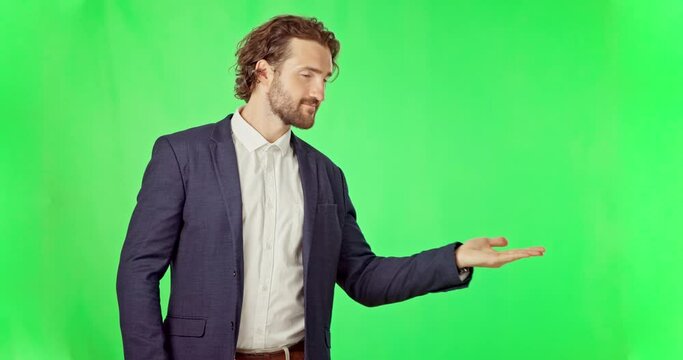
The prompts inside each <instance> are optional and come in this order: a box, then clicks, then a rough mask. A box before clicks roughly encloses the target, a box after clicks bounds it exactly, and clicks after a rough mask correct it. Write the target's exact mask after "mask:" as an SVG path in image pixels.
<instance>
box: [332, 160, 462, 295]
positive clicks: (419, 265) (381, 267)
mask: <svg viewBox="0 0 683 360" xmlns="http://www.w3.org/2000/svg"><path fill="white" fill-rule="evenodd" d="M340 172H341V170H340ZM341 177H342V188H343V191H342V192H343V203H344V204H343V208H344V209H343V211H344V214H343V221H342V245H341V253H340V258H339V264H338V268H337V283H338V284H339V285H340V286H341V287H342V289H344V291H345V292H346V293H347V294H348V295H349V296H350V297H351V298H352V299H354V300H355V301H357V302H359V303H361V304H363V305H365V306H378V305H384V304H390V303H395V302H399V301H403V300H407V299H410V298H413V297H416V296H420V295H424V294H427V293H431V292H443V291H450V290H454V289H462V288H466V287H467V286H468V285H469V282H470V281H471V280H472V276H473V275H474V269H472V268H468V269H469V270H470V273H469V275H468V276H460V275H459V271H458V268H457V266H456V264H455V250H456V249H457V248H458V247H459V246H460V245H462V243H460V242H456V243H451V244H448V245H445V246H442V247H439V248H435V249H430V250H425V251H423V252H420V253H418V254H415V255H412V256H406V257H382V256H377V255H375V254H374V253H373V252H372V250H371V248H370V245H368V243H367V242H366V241H365V238H364V236H363V233H362V232H361V230H360V227H359V226H358V223H357V222H356V210H355V209H354V207H353V204H352V203H351V198H350V197H349V193H348V187H347V183H346V178H345V176H344V173H343V172H341Z"/></svg>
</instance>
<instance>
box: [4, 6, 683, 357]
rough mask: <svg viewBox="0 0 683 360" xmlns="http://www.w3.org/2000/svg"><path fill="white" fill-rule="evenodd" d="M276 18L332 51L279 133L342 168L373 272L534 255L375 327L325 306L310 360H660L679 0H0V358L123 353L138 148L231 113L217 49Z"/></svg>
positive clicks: (676, 284)
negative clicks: (123, 270)
mask: <svg viewBox="0 0 683 360" xmlns="http://www.w3.org/2000/svg"><path fill="white" fill-rule="evenodd" d="M279 14H297V15H304V16H314V17H316V18H318V19H320V20H321V21H323V22H324V23H325V25H326V26H327V27H328V28H329V29H330V30H332V31H334V32H335V34H336V36H337V38H338V39H339V40H340V42H341V52H340V55H339V58H338V62H339V66H340V72H339V74H338V77H337V78H336V80H334V81H332V82H330V83H328V85H327V91H326V94H325V95H326V99H325V101H324V102H323V104H322V107H321V108H320V111H319V113H318V115H317V117H316V124H315V126H314V127H313V128H312V129H310V130H306V131H302V130H299V129H293V131H294V133H295V134H296V135H297V136H300V137H302V138H303V139H304V140H306V141H307V142H309V143H311V144H312V145H313V146H315V147H317V148H318V149H320V150H321V151H322V152H323V153H325V154H326V155H328V156H329V157H330V158H331V159H332V160H333V161H334V162H335V163H336V164H337V165H339V166H340V167H341V168H342V169H343V170H344V173H345V175H346V177H347V180H348V185H349V193H350V196H351V198H352V200H353V202H354V205H355V207H356V210H357V214H358V223H359V225H360V226H361V228H362V230H363V233H364V234H365V237H366V238H367V240H368V242H369V244H370V245H371V246H372V249H373V250H374V251H375V252H376V253H377V254H378V255H384V256H405V255H410V254H413V253H416V252H419V251H421V250H424V249H428V248H433V247H437V246H441V245H445V244H447V243H449V242H454V241H463V242H464V241H466V240H468V239H471V238H474V237H482V236H483V237H494V236H505V237H507V239H508V240H509V242H510V244H509V247H510V248H516V247H527V246H537V245H538V246H544V247H546V249H547V251H546V254H545V255H544V256H543V257H534V258H529V259H524V260H520V261H518V262H514V263H511V264H508V265H506V266H504V267H502V268H499V269H487V268H477V269H475V273H474V276H473V279H472V282H471V284H470V286H469V287H468V288H467V289H463V290H457V291H451V292H446V293H436V294H429V295H426V296H421V297H417V298H414V299H411V300H408V301H405V302H401V303H396V304H391V305H386V306H380V307H374V308H368V307H365V306H363V305H360V304H357V303H355V302H354V301H353V300H351V299H350V298H349V297H348V296H347V295H346V294H345V293H344V292H343V290H341V288H339V287H337V288H336V290H335V294H336V295H335V300H336V301H335V304H334V312H333V319H332V327H331V333H332V338H333V341H332V344H331V345H332V347H331V353H332V358H333V359H432V358H443V359H475V360H476V359H483V360H486V359H525V360H530V359H539V360H541V359H542V360H546V359H629V360H640V359H657V360H660V359H681V358H683V306H681V305H682V304H683V286H681V276H680V273H681V263H682V260H683V241H681V235H680V234H681V230H682V229H683V215H682V213H683V211H682V210H681V203H683V170H682V168H683V166H682V164H683V2H681V1H680V0H653V1H644V0H640V1H638V0H611V1H606V0H558V1H526V0H520V1H510V0H497V1H496V0H493V1H460V0H454V1H431V2H430V1H357V0H352V1H350V0H343V1H340V0H329V1H257V0H250V1H195V2H188V1H132V0H118V1H117V0H111V1H105V0H53V1H37V0H23V1H19V0H9V1H2V2H0V102H1V104H2V107H1V108H0V109H1V110H2V119H0V189H1V190H0V358H2V359H9V360H38V359H49V360H67V359H83V360H86V359H87V360H90V359H97V360H108V359H122V358H123V350H122V341H121V333H120V329H119V319H118V307H117V302H116V288H115V280H116V269H117V266H118V260H119V255H120V251H121V246H122V244H123V240H124V237H125V233H126V229H127V226H128V221H129V220H130V216H131V213H132V210H133V207H134V206H135V201H136V195H137V192H138V191H139V189H140V184H141V179H142V174H143V171H144V169H145V166H146V164H147V162H148V161H149V159H150V156H151V150H152V144H153V142H154V140H155V139H156V138H157V137H159V136H160V135H163V134H168V133H172V132H176V131H180V130H183V129H186V128H189V127H193V126H198V125H202V124H207V123H212V122H217V121H219V120H221V119H222V118H223V117H225V116H226V115H227V114H229V113H232V112H233V111H234V109H235V108H236V107H237V106H238V105H240V104H242V102H241V101H238V100H237V99H236V98H235V97H234V96H233V85H234V78H235V73H234V68H233V67H232V65H234V63H235V57H234V53H235V50H236V46H237V43H238V41H239V40H240V39H241V38H242V37H243V36H244V35H246V34H247V33H248V32H249V31H250V30H251V29H252V28H254V27H256V26H258V25H260V24H262V23H264V22H265V21H267V20H268V19H270V18H271V17H273V16H275V15H279ZM397 219H398V220H397ZM169 277H170V273H169V272H167V273H166V275H165V277H164V279H163V280H162V284H161V305H162V311H163V312H164V315H165V312H166V306H167V303H168V296H169V282H168V280H169Z"/></svg>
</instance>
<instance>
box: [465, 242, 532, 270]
mask: <svg viewBox="0 0 683 360" xmlns="http://www.w3.org/2000/svg"><path fill="white" fill-rule="evenodd" d="M507 244H508V241H507V239H505V238H504V237H502V236H501V237H495V238H485V237H481V238H474V239H471V240H468V241H467V242H465V243H464V244H462V245H460V247H458V250H457V251H456V254H455V256H456V260H455V261H456V263H457V265H458V267H460V268H465V267H471V266H481V267H490V268H498V267H501V266H503V265H505V264H507V263H509V262H512V261H515V260H519V259H522V258H525V257H530V256H543V253H544V252H545V248H544V247H542V246H533V247H528V248H524V249H512V250H505V251H496V250H494V249H493V247H494V246H506V245H507Z"/></svg>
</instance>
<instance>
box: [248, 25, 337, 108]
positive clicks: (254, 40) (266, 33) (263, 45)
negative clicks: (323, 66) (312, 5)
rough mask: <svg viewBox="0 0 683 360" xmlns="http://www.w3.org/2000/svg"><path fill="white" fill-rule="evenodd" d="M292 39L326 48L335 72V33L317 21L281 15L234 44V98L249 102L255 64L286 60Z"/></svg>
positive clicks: (253, 84)
mask: <svg viewBox="0 0 683 360" xmlns="http://www.w3.org/2000/svg"><path fill="white" fill-rule="evenodd" d="M291 38H299V39H302V40H313V41H317V42H318V43H319V44H320V45H323V46H327V47H328V48H329V49H330V53H331V54H332V67H333V72H334V71H336V72H337V73H338V70H339V67H338V66H337V63H336V58H337V54H339V41H338V40H337V39H336V38H335V36H334V33H332V32H331V31H328V30H327V29H326V28H325V25H323V23H322V22H320V21H318V20H317V19H316V18H314V17H311V18H306V17H301V16H295V15H280V16H276V17H273V18H271V19H270V20H268V22H266V23H265V24H263V25H261V26H259V27H257V28H255V29H253V30H252V31H251V32H250V33H249V34H247V36H245V37H244V39H242V40H241V41H240V42H239V43H238V44H237V52H235V56H237V63H236V64H235V66H236V71H235V73H236V75H237V78H236V79H235V97H236V98H238V99H243V100H244V101H249V98H250V97H251V93H252V91H254V87H255V86H256V77H257V75H258V74H257V73H256V71H255V68H256V62H258V61H259V60H261V59H265V60H266V61H268V62H269V63H270V64H271V65H273V66H277V65H279V64H281V63H282V62H283V61H284V60H286V59H287V58H288V57H289V55H290V54H289V52H288V46H287V44H288V43H289V40H290V39H291Z"/></svg>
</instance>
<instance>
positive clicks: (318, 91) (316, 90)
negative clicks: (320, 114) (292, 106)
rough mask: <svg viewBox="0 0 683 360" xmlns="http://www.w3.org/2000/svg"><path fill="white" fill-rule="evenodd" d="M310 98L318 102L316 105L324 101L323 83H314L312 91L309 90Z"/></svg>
mask: <svg viewBox="0 0 683 360" xmlns="http://www.w3.org/2000/svg"><path fill="white" fill-rule="evenodd" d="M311 97H313V98H315V99H316V100H318V104H320V103H322V102H323V100H325V83H324V82H320V83H316V84H315V85H314V86H313V89H311Z"/></svg>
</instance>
